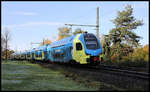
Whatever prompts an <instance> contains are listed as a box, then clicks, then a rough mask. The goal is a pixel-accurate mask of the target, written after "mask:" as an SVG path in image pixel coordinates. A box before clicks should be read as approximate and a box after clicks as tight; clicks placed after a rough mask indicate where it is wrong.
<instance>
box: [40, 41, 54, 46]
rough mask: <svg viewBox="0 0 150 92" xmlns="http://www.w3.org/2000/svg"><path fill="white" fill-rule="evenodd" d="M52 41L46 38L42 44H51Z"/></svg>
mask: <svg viewBox="0 0 150 92" xmlns="http://www.w3.org/2000/svg"><path fill="white" fill-rule="evenodd" d="M51 43H52V41H51V40H49V39H46V40H43V42H42V43H41V44H40V45H41V46H42V45H46V44H51Z"/></svg>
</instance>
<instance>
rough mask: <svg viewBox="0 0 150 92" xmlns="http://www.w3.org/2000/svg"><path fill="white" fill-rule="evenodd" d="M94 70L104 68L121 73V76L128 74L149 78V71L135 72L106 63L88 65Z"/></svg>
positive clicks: (129, 75) (134, 76)
mask: <svg viewBox="0 0 150 92" xmlns="http://www.w3.org/2000/svg"><path fill="white" fill-rule="evenodd" d="M90 68H92V69H94V70H106V71H111V73H112V72H114V73H115V74H118V75H122V76H128V77H133V78H140V79H146V80H148V79H149V73H147V72H137V71H133V70H130V69H121V68H119V67H115V66H108V65H100V66H92V67H90Z"/></svg>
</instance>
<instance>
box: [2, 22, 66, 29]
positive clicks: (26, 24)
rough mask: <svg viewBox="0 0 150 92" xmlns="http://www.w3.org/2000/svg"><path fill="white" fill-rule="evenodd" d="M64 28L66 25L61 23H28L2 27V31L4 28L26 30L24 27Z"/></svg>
mask: <svg viewBox="0 0 150 92" xmlns="http://www.w3.org/2000/svg"><path fill="white" fill-rule="evenodd" d="M41 25H42V26H43V25H44V26H62V25H64V23H61V22H27V23H24V24H12V25H2V29H3V28H4V27H8V28H24V27H38V26H41Z"/></svg>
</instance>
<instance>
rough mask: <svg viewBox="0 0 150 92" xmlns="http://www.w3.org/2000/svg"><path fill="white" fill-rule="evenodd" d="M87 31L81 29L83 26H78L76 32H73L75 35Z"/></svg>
mask: <svg viewBox="0 0 150 92" xmlns="http://www.w3.org/2000/svg"><path fill="white" fill-rule="evenodd" d="M84 32H85V31H84V30H81V28H77V29H76V30H75V31H74V32H73V35H76V34H80V33H84Z"/></svg>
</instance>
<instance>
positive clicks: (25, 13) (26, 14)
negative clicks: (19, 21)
mask: <svg viewBox="0 0 150 92" xmlns="http://www.w3.org/2000/svg"><path fill="white" fill-rule="evenodd" d="M12 14H14V15H24V16H34V15H37V13H35V12H25V11H17V12H13V13H12Z"/></svg>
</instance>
